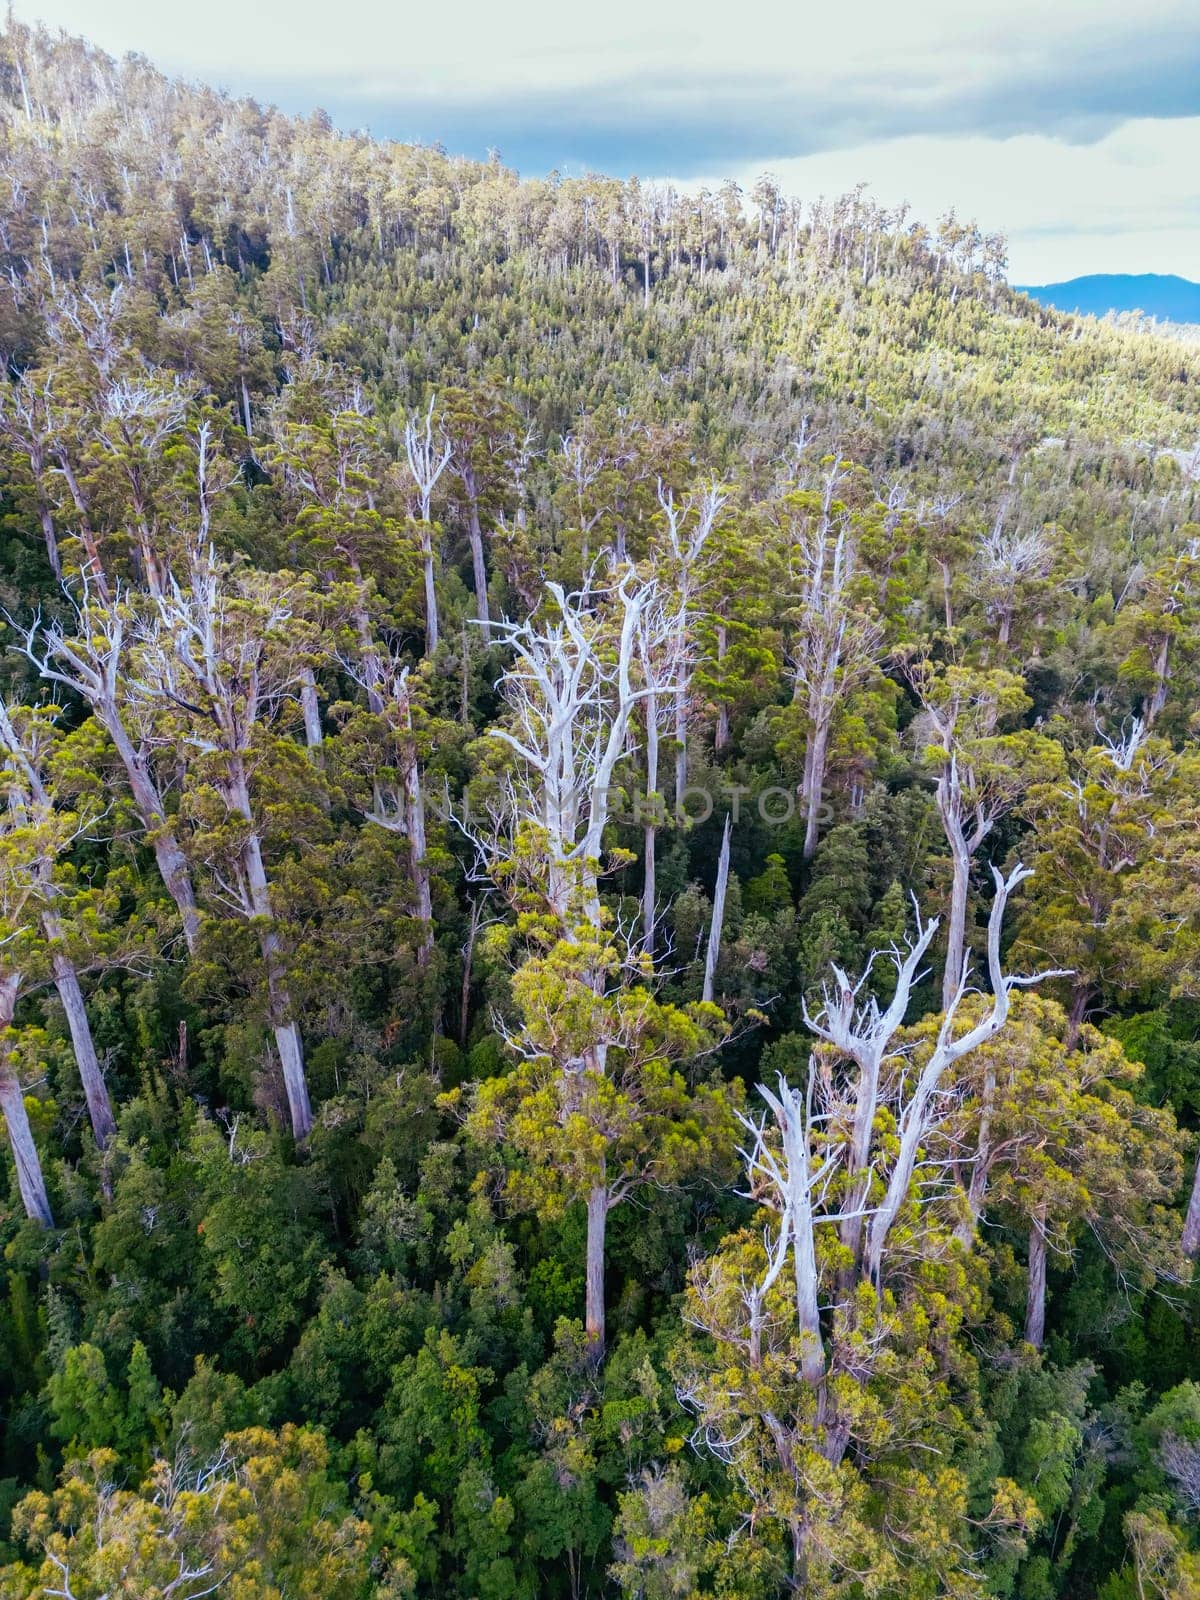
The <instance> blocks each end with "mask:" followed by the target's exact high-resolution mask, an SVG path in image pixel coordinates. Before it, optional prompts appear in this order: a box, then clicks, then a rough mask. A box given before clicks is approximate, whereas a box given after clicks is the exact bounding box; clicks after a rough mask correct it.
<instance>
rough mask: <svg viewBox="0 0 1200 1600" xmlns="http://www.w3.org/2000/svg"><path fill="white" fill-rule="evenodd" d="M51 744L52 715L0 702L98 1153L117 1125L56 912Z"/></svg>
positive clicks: (1, 736) (13, 799)
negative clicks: (36, 833)
mask: <svg viewBox="0 0 1200 1600" xmlns="http://www.w3.org/2000/svg"><path fill="white" fill-rule="evenodd" d="M53 739H54V730H53V712H52V713H51V715H49V716H46V715H42V716H39V715H38V714H37V713H36V712H31V711H29V710H28V709H27V708H25V707H12V706H9V705H7V704H6V703H5V702H4V700H3V699H2V698H0V755H2V756H3V758H4V785H5V789H6V791H7V794H6V798H7V802H8V808H9V811H10V813H11V814H12V815H13V816H14V817H15V818H16V819H17V820H18V821H19V822H22V823H24V824H25V825H27V826H29V827H31V828H33V829H37V828H38V825H39V823H41V824H42V829H41V831H42V832H43V833H44V836H45V838H46V842H47V844H48V845H49V846H50V850H49V851H48V852H47V854H46V855H44V856H43V857H42V859H41V860H40V861H39V862H38V864H37V868H36V870H37V873H38V877H39V890H38V899H39V902H40V910H41V927H42V933H43V936H44V938H45V941H46V951H47V959H48V963H49V967H50V971H51V973H52V974H53V978H54V986H55V988H56V989H57V990H58V996H59V999H60V1000H61V1001H62V1007H63V1011H64V1013H65V1014H66V1018H67V1027H68V1028H69V1029H70V1033H71V1044H72V1047H73V1049H74V1051H75V1061H76V1064H77V1065H78V1067H79V1077H80V1081H81V1082H82V1084H83V1093H84V1098H85V1099H86V1101H87V1109H88V1116H89V1117H90V1119H91V1124H92V1132H93V1134H94V1135H95V1138H96V1144H97V1145H98V1146H99V1148H100V1149H101V1150H103V1149H104V1148H105V1146H106V1145H107V1144H108V1143H109V1141H110V1140H111V1139H112V1137H113V1135H114V1133H115V1132H116V1130H117V1124H116V1119H115V1118H114V1116H113V1109H112V1102H111V1100H110V1099H109V1095H108V1089H107V1087H106V1085H105V1082H104V1073H103V1072H102V1070H101V1067H100V1062H99V1059H98V1057H97V1055H96V1045H95V1041H94V1040H93V1038H92V1030H91V1026H90V1025H89V1023H88V1016H87V1009H86V1007H85V1005H84V1003H83V991H82V989H81V988H80V986H79V974H78V972H77V970H76V967H75V963H74V961H72V959H71V956H70V954H69V953H68V949H67V943H66V929H65V926H64V922H63V913H62V902H63V899H64V889H65V886H64V885H63V884H62V883H61V882H56V881H55V871H54V868H55V859H54V858H55V854H57V853H58V851H59V849H60V846H58V845H56V843H55V841H56V838H57V839H58V840H61V839H62V837H63V834H62V832H60V831H59V830H58V829H56V828H52V827H49V826H47V824H49V822H50V820H51V818H53V817H54V815H55V812H56V809H57V808H56V807H55V804H54V800H53V799H52V797H51V794H50V790H49V789H48V787H47V781H46V776H45V767H46V764H47V762H48V760H49V759H50V756H51V750H52V744H53ZM63 817H64V824H65V826H66V828H67V830H68V832H73V831H75V830H77V829H79V828H81V827H82V826H85V824H84V823H83V821H82V819H80V818H79V817H78V815H77V814H75V813H72V812H64V813H63ZM91 955H92V957H93V959H98V958H99V957H100V951H99V950H98V949H93V951H92V952H91Z"/></svg>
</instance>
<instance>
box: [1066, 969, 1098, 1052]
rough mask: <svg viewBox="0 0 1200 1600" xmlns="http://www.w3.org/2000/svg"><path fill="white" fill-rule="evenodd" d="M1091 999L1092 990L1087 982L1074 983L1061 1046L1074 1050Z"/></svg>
mask: <svg viewBox="0 0 1200 1600" xmlns="http://www.w3.org/2000/svg"><path fill="white" fill-rule="evenodd" d="M1091 1001H1092V991H1091V989H1090V987H1089V986H1088V985H1087V984H1083V983H1081V984H1076V986H1075V987H1074V989H1073V990H1072V991H1071V1005H1070V1009H1069V1010H1068V1012H1067V1030H1066V1032H1065V1033H1064V1035H1063V1047H1064V1049H1067V1050H1074V1048H1075V1046H1076V1044H1077V1043H1078V1041H1079V1031H1080V1029H1081V1028H1082V1027H1083V1024H1084V1021H1085V1020H1086V1018H1087V1013H1088V1006H1089V1005H1090V1004H1091Z"/></svg>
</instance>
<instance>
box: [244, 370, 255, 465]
mask: <svg viewBox="0 0 1200 1600" xmlns="http://www.w3.org/2000/svg"><path fill="white" fill-rule="evenodd" d="M242 425H243V427H244V428H245V430H246V442H247V443H248V444H249V446H250V449H251V450H252V451H253V449H254V428H253V425H252V422H251V417H250V390H249V389H248V388H247V387H246V379H245V377H243V378H242Z"/></svg>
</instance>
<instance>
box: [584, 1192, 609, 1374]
mask: <svg viewBox="0 0 1200 1600" xmlns="http://www.w3.org/2000/svg"><path fill="white" fill-rule="evenodd" d="M608 1200H609V1196H608V1190H607V1189H606V1188H605V1187H604V1186H603V1185H602V1184H598V1185H597V1186H596V1187H595V1188H594V1189H593V1190H592V1191H591V1193H590V1194H589V1195H588V1199H587V1256H586V1267H585V1278H586V1289H585V1320H584V1330H585V1332H586V1334H587V1343H588V1352H589V1355H590V1356H591V1359H592V1360H593V1361H594V1362H597V1363H598V1362H599V1361H601V1360H602V1359H603V1356H604V1347H605V1340H606V1330H605V1316H604V1236H605V1233H606V1231H607V1229H608Z"/></svg>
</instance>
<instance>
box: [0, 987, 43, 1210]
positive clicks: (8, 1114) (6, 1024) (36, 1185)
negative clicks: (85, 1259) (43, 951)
mask: <svg viewBox="0 0 1200 1600" xmlns="http://www.w3.org/2000/svg"><path fill="white" fill-rule="evenodd" d="M20 984H21V980H20V977H19V976H18V975H16V974H14V973H10V974H9V975H8V976H6V977H5V978H4V979H3V980H0V1112H2V1113H3V1114H4V1124H5V1127H6V1128H7V1130H8V1146H9V1149H10V1150H11V1151H12V1158H13V1165H14V1166H15V1167H16V1171H17V1189H18V1191H19V1192H20V1195H21V1201H22V1204H23V1205H24V1207H25V1215H26V1216H27V1217H28V1218H29V1220H30V1221H31V1222H38V1223H40V1224H41V1225H42V1227H43V1228H52V1227H53V1226H54V1214H53V1212H52V1211H51V1210H50V1199H49V1196H48V1195H47V1193H46V1180H45V1179H44V1178H43V1176H42V1163H41V1159H40V1157H39V1156H38V1151H37V1145H36V1144H35V1143H34V1142H33V1129H32V1128H31V1127H30V1126H29V1113H28V1112H27V1111H26V1109H25V1096H24V1094H23V1093H22V1092H21V1084H20V1081H19V1079H18V1078H17V1075H16V1073H15V1072H14V1071H13V1068H12V1067H11V1065H10V1064H9V1060H8V1051H7V1048H5V1040H4V1037H3V1036H4V1035H6V1034H7V1033H8V1032H9V1030H10V1029H11V1028H12V1025H13V1014H14V1012H15V1011H16V1007H17V994H18V992H19V989H20Z"/></svg>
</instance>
